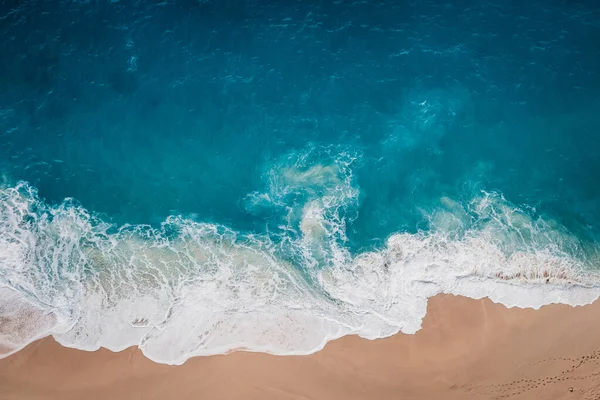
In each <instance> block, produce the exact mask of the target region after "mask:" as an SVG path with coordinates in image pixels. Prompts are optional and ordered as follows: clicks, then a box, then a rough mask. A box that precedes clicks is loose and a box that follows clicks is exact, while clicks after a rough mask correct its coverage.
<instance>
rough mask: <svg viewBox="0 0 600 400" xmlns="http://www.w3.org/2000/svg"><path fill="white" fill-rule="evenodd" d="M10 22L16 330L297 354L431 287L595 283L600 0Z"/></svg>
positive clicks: (86, 8) (93, 344)
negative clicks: (22, 317)
mask: <svg viewBox="0 0 600 400" xmlns="http://www.w3.org/2000/svg"><path fill="white" fill-rule="evenodd" d="M0 34H1V37H2V40H1V41H0V172H1V173H2V177H3V184H2V189H0V200H1V202H0V227H1V229H0V286H1V287H3V288H4V289H1V290H2V291H0V297H1V298H2V299H3V300H2V301H0V314H1V315H9V316H10V315H13V314H14V310H16V309H18V310H25V309H27V310H28V311H26V312H25V311H23V313H25V314H26V315H27V322H28V323H27V324H16V325H12V324H7V325H5V328H3V329H1V330H0V344H3V345H4V344H7V345H8V347H11V348H14V349H18V348H19V347H21V346H22V345H24V344H26V343H27V342H28V341H30V340H32V339H33V338H36V337H39V336H43V335H48V334H54V335H55V337H56V338H57V339H58V340H59V341H61V343H63V344H66V345H69V346H73V347H78V348H84V349H94V348H97V347H98V346H105V347H109V348H112V349H121V348H124V347H127V346H129V345H133V344H139V345H140V346H141V347H142V349H143V350H144V352H145V354H146V355H148V356H149V357H151V358H152V359H154V360H157V361H161V362H169V363H180V362H182V361H184V360H185V359H186V358H188V357H190V356H193V355H201V354H215V353H219V352H224V351H227V350H230V349H232V348H240V347H244V348H248V349H251V350H257V351H269V352H274V353H279V354H297V353H307V352H311V351H315V350H317V349H318V348H320V347H322V345H323V344H324V343H325V342H326V341H327V340H330V339H332V338H335V337H339V336H341V335H344V334H349V333H358V334H361V335H362V336H364V337H370V338H375V337H382V336H387V335H391V334H393V333H395V332H398V331H403V332H414V331H416V330H417V329H418V328H419V326H420V321H421V319H422V317H423V315H424V313H425V307H426V302H427V298H428V297H430V296H432V295H434V294H436V293H439V292H447V293H456V294H464V295H469V296H471V297H481V296H492V298H493V299H494V300H495V301H500V302H503V303H504V304H507V305H518V306H522V307H524V306H533V307H539V306H540V305H542V304H546V303H549V302H566V303H572V304H580V303H582V302H587V301H591V300H593V299H595V298H596V297H598V295H599V294H600V291H599V290H598V289H596V287H595V286H596V282H597V275H596V274H597V273H596V270H597V267H598V265H600V264H599V263H598V259H599V258H600V251H599V250H600V244H599V239H598V238H599V235H600V232H599V230H598V226H599V224H598V221H599V220H600V202H598V198H599V195H600V185H598V171H600V157H599V156H598V152H599V151H600V132H599V129H600V123H599V122H600V119H599V117H598V115H599V111H600V98H599V96H598V93H600V91H599V89H600V88H599V86H600V79H599V72H598V71H600V48H598V46H597V45H596V43H597V42H598V40H599V39H600V6H599V5H597V4H596V3H595V2H568V3H567V2H564V1H544V2H528V3H527V4H517V3H514V2H512V1H493V2H473V1H457V2H452V3H440V2H403V3H398V2H391V1H390V2H381V1H377V2H369V1H355V2H321V3H320V5H318V6H317V5H309V4H308V3H306V2H300V1H282V2H277V3H276V4H275V3H269V2H261V1H231V2H213V1H176V2H172V3H169V2H164V3H160V4H150V3H147V2H124V1H121V2H119V1H114V2H103V3H93V2H89V1H49V2H35V1H30V2H23V3H20V4H19V5H17V6H15V7H14V8H11V5H3V6H2V10H1V12H0ZM65 199H67V200H65ZM9 293H10V295H9ZM11 313H12V314H11ZM6 327H8V328H6ZM181 332H189V337H187V338H184V339H181V340H175V338H177V337H180V336H181Z"/></svg>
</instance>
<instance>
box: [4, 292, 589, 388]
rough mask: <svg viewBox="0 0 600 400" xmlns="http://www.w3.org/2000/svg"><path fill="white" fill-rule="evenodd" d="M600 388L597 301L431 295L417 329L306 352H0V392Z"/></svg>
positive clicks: (52, 348) (46, 346) (41, 346)
mask: <svg viewBox="0 0 600 400" xmlns="http://www.w3.org/2000/svg"><path fill="white" fill-rule="evenodd" d="M506 398H510V399H536V400H537V399H552V400H555V399H589V400H592V399H594V400H595V399H600V302H596V303H594V304H592V305H589V306H585V307H575V308H572V307H568V306H562V305H552V306H547V307H544V308H542V309H541V310H538V311H533V310H522V309H506V308H505V307H503V306H501V305H498V304H493V303H492V302H491V301H489V300H487V299H486V300H471V299H466V298H461V297H453V296H437V297H435V298H433V299H432V300H431V301H430V303H429V311H428V313H427V316H426V318H425V321H424V325H423V329H422V330H421V331H419V332H418V333H417V334H416V335H403V334H399V335H396V336H394V337H391V338H388V339H382V340H376V341H368V340H363V339H360V338H358V337H346V338H342V339H340V340H337V341H335V342H332V343H329V344H328V345H327V346H326V348H325V349H324V350H323V351H321V352H319V353H317V354H314V355H311V356H288V357H280V356H271V355H266V354H258V353H243V352H238V353H232V354H229V355H225V356H215V357H198V358H194V359H191V360H189V361H188V362H187V363H185V364H184V365H183V366H178V367H173V366H166V365H160V364H155V363H153V362H151V361H149V360H148V359H146V358H145V357H144V356H143V355H142V354H141V353H140V351H139V350H136V349H129V350H126V351H123V352H121V353H111V352H110V351H107V350H100V351H97V352H93V353H88V352H83V351H78V350H73V349H67V348H63V347H61V346H60V345H58V344H56V343H55V342H54V341H53V340H51V339H44V340H41V341H38V342H36V343H33V344H31V345H30V346H28V347H27V348H25V349H24V350H22V351H20V352H18V353H17V354H15V355H13V356H11V357H8V358H6V359H4V360H0V399H2V400H4V399H61V400H69V399H102V400H108V399H111V400H112V399H117V400H118V399H176V400H184V399H195V400H199V399H211V400H212V399H244V400H247V399H295V400H307V399H340V400H341V399H344V400H346V399H369V400H370V399H419V400H428V399H435V400H438V399H440V400H452V399H506Z"/></svg>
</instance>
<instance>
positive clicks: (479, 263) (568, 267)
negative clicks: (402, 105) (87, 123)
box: [0, 150, 600, 364]
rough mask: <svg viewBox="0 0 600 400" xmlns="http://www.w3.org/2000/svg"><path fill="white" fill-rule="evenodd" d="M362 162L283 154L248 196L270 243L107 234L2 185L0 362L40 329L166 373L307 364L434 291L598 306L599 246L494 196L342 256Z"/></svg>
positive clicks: (383, 327)
mask: <svg viewBox="0 0 600 400" xmlns="http://www.w3.org/2000/svg"><path fill="white" fill-rule="evenodd" d="M358 159H359V156H358V155H357V154H353V153H350V152H343V151H340V152H337V153H335V154H334V153H332V152H331V151H329V152H323V151H321V152H319V151H317V150H314V151H309V152H307V153H303V154H301V155H290V156H288V157H285V158H283V159H280V160H277V161H276V162H275V163H274V164H273V166H271V167H270V168H268V169H267V172H266V173H265V180H266V182H267V184H266V189H265V190H264V191H257V192H254V193H250V194H249V195H248V196H247V197H246V199H245V205H246V207H247V209H248V210H249V211H256V210H257V209H270V210H279V211H280V215H281V221H280V223H279V224H278V227H277V230H276V231H270V232H268V233H265V234H257V233H251V232H238V231H235V230H232V229H230V228H228V227H227V226H223V225H218V224H211V223H206V222H198V221H196V220H195V219H193V218H191V217H185V216H181V215H174V216H170V217H169V218H167V219H166V220H165V221H164V222H163V223H162V224H161V225H160V226H158V227H152V226H146V225H124V226H120V227H117V226H114V225H112V224H110V223H108V222H107V221H105V220H103V219H102V218H100V217H99V216H96V215H94V214H92V213H90V212H89V211H88V210H86V209H85V208H83V207H82V206H81V205H80V204H78V203H77V201H75V200H72V199H67V200H65V201H63V202H62V203H61V204H58V205H51V204H48V203H46V202H45V201H44V200H42V199H41V198H40V197H39V196H38V193H37V191H36V189H35V188H34V187H33V186H31V185H30V184H28V183H25V182H21V183H18V184H17V185H14V186H5V187H3V188H2V189H0V321H1V322H2V323H1V324H0V354H2V353H3V354H4V356H6V355H8V354H11V353H13V352H15V351H18V350H19V349H21V348H22V347H24V346H25V345H27V344H28V343H30V342H32V341H33V340H36V339H38V338H40V337H44V336H48V335H52V336H54V338H55V339H56V340H57V341H58V342H60V343H61V344H63V345H65V346H68V347H74V348H78V349H84V350H95V349H98V348H99V347H106V348H108V349H111V350H114V351H118V350H122V349H125V348H127V347H129V346H133V345H136V346H139V347H140V349H141V350H142V351H143V352H144V354H145V355H146V356H147V357H149V358H150V359H152V360H154V361H157V362H162V363H169V364H180V363H183V362H184V361H185V360H186V359H188V358H190V357H193V356H198V355H211V354H221V353H226V352H229V351H233V350H247V351H263V352H269V353H274V354H307V353H312V352H315V351H317V350H319V349H321V348H322V347H323V346H324V345H325V343H327V341H329V340H332V339H335V338H339V337H341V336H344V335H348V334H358V335H360V336H362V337H365V338H369V339H375V338H381V337H386V336H390V335H393V334H395V333H397V332H404V333H414V332H416V331H417V330H419V329H420V326H421V322H422V319H423V317H424V316H425V313H426V307H427V300H428V298H430V297H431V296H434V295H436V294H439V293H449V294H456V295H464V296H468V297H472V298H482V297H486V296H487V297H490V298H491V299H492V300H493V301H495V302H500V303H502V304H505V305H507V306H518V307H534V308H538V307H540V306H542V305H544V304H549V303H566V304H572V305H580V304H585V303H589V302H592V301H594V300H595V299H596V298H598V297H599V296H600V286H599V283H598V282H599V280H598V274H597V272H595V270H594V268H593V266H594V265H595V264H596V263H597V260H596V257H597V256H595V254H597V253H596V252H595V249H594V248H592V249H589V248H588V247H589V246H593V245H586V244H585V243H582V242H581V241H580V240H578V238H577V237H576V236H574V235H573V234H571V233H570V232H569V231H568V230H566V229H565V228H564V227H562V226H561V225H560V224H559V223H557V222H556V221H553V220H550V219H547V218H540V217H535V218H534V217H533V216H532V213H530V212H528V210H523V209H520V208H518V207H516V206H515V205H513V204H511V203H510V202H508V201H507V200H506V199H504V198H503V196H502V195H501V194H499V193H488V192H480V193H478V194H476V195H475V196H473V197H472V198H471V200H470V201H468V202H458V201H455V200H453V199H450V198H447V197H442V198H440V199H439V204H438V207H437V208H436V209H435V210H434V211H433V212H430V213H427V214H426V215H425V218H426V219H427V221H428V227H429V228H428V229H427V230H426V231H420V232H416V233H409V232H399V233H396V234H394V235H391V236H390V237H389V238H388V239H387V241H386V243H385V246H382V248H379V249H372V250H371V251H365V252H359V253H355V252H353V251H351V249H350V246H349V245H348V239H347V238H346V229H347V226H346V225H347V223H348V222H349V221H351V220H352V219H353V218H355V217H356V213H357V211H356V210H357V204H358V198H359V193H360V192H359V188H358V187H356V185H355V183H354V179H353V175H352V170H353V167H354V165H355V164H356V163H357V162H358ZM586 246H587V247H586Z"/></svg>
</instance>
